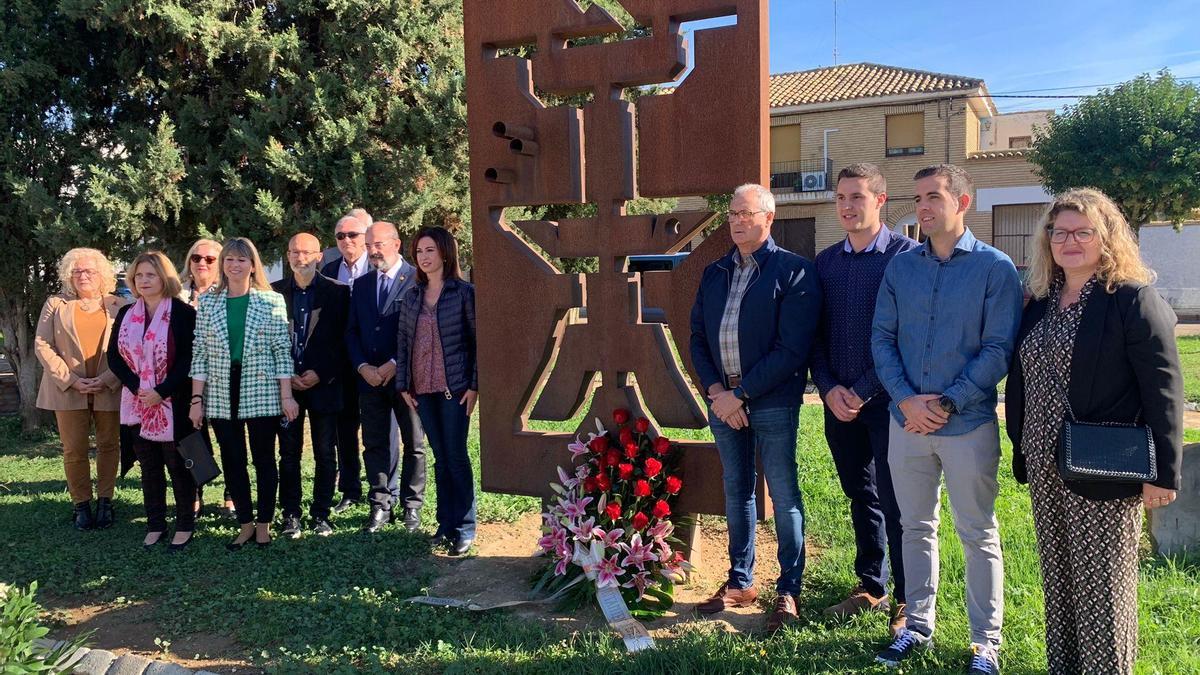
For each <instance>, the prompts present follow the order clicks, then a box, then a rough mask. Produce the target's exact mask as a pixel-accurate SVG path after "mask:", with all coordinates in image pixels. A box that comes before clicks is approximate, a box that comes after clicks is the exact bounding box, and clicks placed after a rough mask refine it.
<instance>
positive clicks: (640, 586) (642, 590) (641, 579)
mask: <svg viewBox="0 0 1200 675" xmlns="http://www.w3.org/2000/svg"><path fill="white" fill-rule="evenodd" d="M651 583H652V582H651V581H650V573H649V572H645V571H642V572H638V573H637V574H634V575H633V577H632V578H630V579H629V581H626V582H625V583H623V584H621V587H622V588H636V589H637V592H638V596H637V599H638V600H641V599H642V598H643V597H645V596H646V587H647V586H649V585H650V584H651Z"/></svg>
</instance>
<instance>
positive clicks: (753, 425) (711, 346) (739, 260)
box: [691, 184, 821, 631]
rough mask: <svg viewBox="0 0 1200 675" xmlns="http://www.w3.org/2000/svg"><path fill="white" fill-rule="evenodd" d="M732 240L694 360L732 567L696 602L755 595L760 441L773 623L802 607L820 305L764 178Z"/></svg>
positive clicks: (702, 315)
mask: <svg viewBox="0 0 1200 675" xmlns="http://www.w3.org/2000/svg"><path fill="white" fill-rule="evenodd" d="M726 215H727V216H728V220H729V232H730V235H731V237H732V239H733V243H734V248H733V249H732V250H731V251H730V252H729V253H728V254H727V255H725V256H723V257H722V258H720V259H719V260H717V261H716V262H714V263H713V264H711V265H709V266H708V267H707V268H706V269H705V270H704V275H703V277H701V280H700V288H699V289H698V290H697V292H696V304H695V305H694V306H693V307H692V319H691V324H692V335H691V354H692V362H693V363H694V364H695V366H696V372H697V374H698V375H699V376H700V380H701V383H702V385H703V386H704V389H705V391H706V393H707V394H708V398H709V400H710V405H709V425H710V426H711V427H712V432H713V437H714V438H715V439H716V442H717V450H718V452H719V453H720V455H721V466H722V470H723V474H724V485H725V515H726V518H727V519H728V521H729V559H730V569H729V578H728V580H727V581H726V583H724V584H722V585H721V587H720V588H719V589H718V590H717V592H716V593H715V594H714V595H713V596H712V597H711V598H709V599H708V600H706V601H704V602H703V603H701V604H700V605H699V606H698V607H697V609H699V610H700V612H701V613H704V614H712V613H716V612H720V611H723V610H725V609H727V608H729V607H745V606H748V605H752V604H754V601H755V600H756V599H757V598H758V591H757V590H756V589H755V587H754V520H755V516H756V515H757V506H756V504H755V496H754V488H755V484H756V483H757V475H756V470H755V450H756V449H757V451H758V453H759V455H760V456H761V459H762V464H763V473H764V476H765V477H766V480H767V487H768V488H769V489H770V491H771V499H772V501H773V503H774V506H775V531H776V534H777V535H778V538H779V567H780V570H781V572H780V575H779V580H778V581H777V582H776V591H777V592H778V598H777V599H776V601H775V606H774V609H773V610H772V612H771V614H770V616H769V617H768V618H767V629H768V630H770V631H773V630H776V629H778V628H779V627H780V626H782V625H783V624H784V623H786V622H788V621H791V620H793V619H795V618H796V596H797V595H798V594H799V592H800V580H801V577H802V576H803V574H804V503H803V501H802V500H801V497H800V485H799V483H798V481H797V478H796V430H797V427H798V426H799V416H800V403H801V400H802V398H803V396H804V386H805V382H806V380H807V374H808V372H807V371H808V353H809V347H810V346H811V344H812V341H813V336H814V334H815V333H816V329H817V323H818V321H819V319H820V312H821V291H820V287H819V285H818V284H817V275H816V271H815V268H814V267H813V263H812V261H810V260H807V259H805V258H802V257H800V256H798V255H796V254H795V253H792V252H790V251H787V250H784V249H782V248H779V247H778V246H776V245H775V242H774V240H772V239H771V225H772V223H773V222H774V220H775V197H774V196H773V195H772V194H771V191H770V190H768V189H767V188H765V187H763V186H761V185H753V184H749V185H743V186H741V187H739V188H738V189H737V190H736V191H734V194H733V201H732V202H730V205H729V212H728V214H726Z"/></svg>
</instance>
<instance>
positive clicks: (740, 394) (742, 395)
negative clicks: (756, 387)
mask: <svg viewBox="0 0 1200 675" xmlns="http://www.w3.org/2000/svg"><path fill="white" fill-rule="evenodd" d="M733 395H734V396H735V397H736V398H737V400H739V401H745V400H746V399H748V398H750V397H749V396H746V390H745V389H742V385H740V384H739V385H738V386H736V387H734V388H733Z"/></svg>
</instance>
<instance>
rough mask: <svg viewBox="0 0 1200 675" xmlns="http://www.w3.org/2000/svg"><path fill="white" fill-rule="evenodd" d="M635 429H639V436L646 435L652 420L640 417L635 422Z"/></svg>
mask: <svg viewBox="0 0 1200 675" xmlns="http://www.w3.org/2000/svg"><path fill="white" fill-rule="evenodd" d="M633 428H634V429H637V432H638V433H639V434H644V433H646V432H647V431H649V430H650V420H648V419H646V418H645V417H639V418H637V419H636V420H634V421H633Z"/></svg>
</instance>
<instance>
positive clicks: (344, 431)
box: [321, 209, 396, 513]
mask: <svg viewBox="0 0 1200 675" xmlns="http://www.w3.org/2000/svg"><path fill="white" fill-rule="evenodd" d="M372 222H373V221H372V220H371V216H370V214H368V213H367V212H366V211H365V210H363V209H353V210H351V211H350V212H349V213H347V214H346V215H345V216H343V217H342V218H341V219H340V220H338V222H337V226H336V227H334V230H333V231H334V237H335V238H336V239H337V248H335V249H333V251H334V253H335V254H336V257H335V258H334V259H333V260H331V261H329V263H327V264H326V265H325V266H324V267H322V268H321V274H323V275H325V276H327V277H329V278H330V279H335V280H337V281H340V282H342V283H343V284H346V285H347V286H350V287H353V286H354V282H355V281H356V280H357V279H358V278H359V277H361V276H363V275H364V274H366V273H367V272H370V271H371V263H370V260H369V259H368V256H367V241H366V240H367V228H368V227H370V226H371V223H372ZM343 351H345V350H343ZM341 379H342V400H343V403H344V406H345V407H344V408H343V409H342V413H341V414H340V415H338V417H337V466H338V472H337V476H338V478H337V483H338V485H337V488H338V491H339V492H341V493H342V499H341V501H339V502H338V503H337V505H336V506H334V507H333V512H334V513H341V512H342V511H345V510H346V509H348V508H350V507H351V506H354V505H355V504H357V503H358V502H360V501H362V462H361V461H360V460H359V456H358V426H359V422H358V381H359V379H358V374H357V373H355V372H354V365H353V364H351V363H350V359H349V358H347V359H345V361H344V363H343V364H342V378H341ZM391 436H392V439H393V441H392V442H393V444H394V443H395V437H396V432H395V431H393V432H392V434H391Z"/></svg>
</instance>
